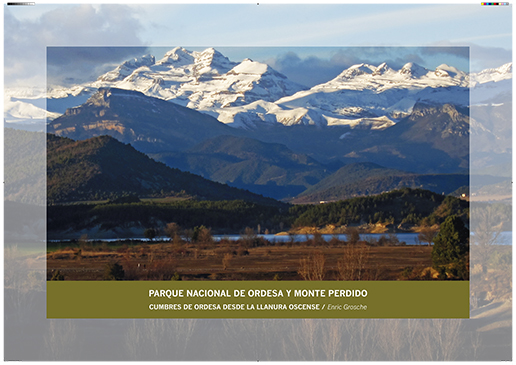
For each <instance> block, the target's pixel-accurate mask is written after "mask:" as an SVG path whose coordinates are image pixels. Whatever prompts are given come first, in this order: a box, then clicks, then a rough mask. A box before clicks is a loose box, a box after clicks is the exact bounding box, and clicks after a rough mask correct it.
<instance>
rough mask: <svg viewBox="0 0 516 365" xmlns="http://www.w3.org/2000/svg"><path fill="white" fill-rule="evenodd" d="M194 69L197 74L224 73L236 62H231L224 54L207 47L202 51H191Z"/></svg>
mask: <svg viewBox="0 0 516 365" xmlns="http://www.w3.org/2000/svg"><path fill="white" fill-rule="evenodd" d="M192 55H193V56H194V59H195V61H194V64H195V69H196V71H197V72H198V73H199V74H204V73H207V72H214V73H216V74H219V75H221V74H224V73H226V72H228V71H229V70H231V69H232V68H233V67H234V66H235V65H236V63H235V62H231V61H230V60H229V59H228V58H227V57H226V56H224V55H223V54H222V53H220V52H219V51H217V50H216V49H214V48H207V49H205V50H204V51H202V52H193V53H192Z"/></svg>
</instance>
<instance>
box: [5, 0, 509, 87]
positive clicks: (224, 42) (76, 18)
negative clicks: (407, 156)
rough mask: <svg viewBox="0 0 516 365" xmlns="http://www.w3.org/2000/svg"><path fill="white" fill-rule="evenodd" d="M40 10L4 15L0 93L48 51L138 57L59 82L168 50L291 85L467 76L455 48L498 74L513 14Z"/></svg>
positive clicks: (421, 8) (496, 10)
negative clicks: (398, 70) (363, 71)
mask: <svg viewBox="0 0 516 365" xmlns="http://www.w3.org/2000/svg"><path fill="white" fill-rule="evenodd" d="M37 4H38V5H36V6H34V7H7V6H4V24H5V32H4V39H5V43H4V47H5V48H4V52H5V68H4V70H5V83H6V85H7V86H9V85H15V84H34V83H42V82H43V83H44V80H45V78H46V77H45V76H46V68H45V62H44V61H45V59H46V47H47V46H141V47H144V48H138V49H129V48H125V49H123V50H122V48H118V50H117V51H113V52H99V54H98V55H97V56H98V59H97V60H95V59H94V57H93V56H92V55H89V56H87V57H85V55H84V54H82V55H81V54H75V55H74V53H73V52H72V53H71V54H70V55H69V56H67V57H64V59H63V60H62V61H61V62H58V63H59V67H57V68H56V70H61V72H62V73H63V76H68V72H72V71H74V70H75V71H76V72H78V73H79V74H80V75H82V76H83V78H85V77H89V76H88V75H87V73H88V72H87V70H90V73H94V72H97V71H100V70H101V69H102V68H101V67H99V65H103V67H104V68H107V67H110V66H112V65H115V64H116V63H119V62H121V61H123V60H125V59H127V58H130V57H135V56H139V55H141V54H142V50H145V51H149V52H150V53H153V54H155V55H156V57H157V58H159V57H160V56H161V54H159V52H163V53H164V49H157V48H156V47H161V46H163V47H166V49H170V48H172V47H174V46H184V47H186V48H188V49H192V50H193V49H195V47H201V48H204V47H215V48H217V49H219V50H221V51H222V53H223V54H225V55H226V56H228V57H229V58H230V59H231V60H233V61H240V60H241V59H243V58H246V57H249V58H252V59H255V60H257V61H266V62H269V63H271V64H272V66H273V67H275V68H277V69H278V70H279V71H281V72H284V73H286V74H287V75H288V73H289V72H290V73H292V74H293V75H294V74H296V73H297V75H298V76H297V77H300V75H302V73H303V72H305V71H303V70H306V69H310V67H312V68H313V67H315V66H317V67H323V68H324V69H325V70H326V71H328V75H330V73H331V72H337V70H338V67H344V66H345V65H347V64H348V63H350V62H352V61H353V62H355V61H366V62H371V63H373V64H374V63H376V64H378V63H380V62H383V61H384V60H386V61H388V60H391V61H392V63H393V66H397V65H398V64H399V63H401V62H403V60H404V59H410V58H413V59H414V60H416V59H417V57H419V58H420V62H419V63H423V64H422V65H423V66H425V67H428V68H433V67H435V66H437V65H438V64H441V63H448V64H451V65H453V66H456V67H458V68H460V69H463V70H465V71H466V70H467V68H468V59H467V57H465V56H464V52H463V49H462V50H461V49H460V48H455V47H456V46H468V47H470V50H471V71H478V70H480V69H483V68H487V67H498V66H500V65H502V64H504V63H506V62H510V61H511V60H512V58H511V57H512V6H509V7H485V6H484V7H483V6H480V3H479V2H474V3H470V4H454V5H444V4H427V5H411V4H399V5H388V4H383V5H378V4H376V5H373V4H369V5H350V4H327V5H313V4H312V5H310V4H297V5H293V4H285V5H278V4H271V3H269V4H266V3H260V5H256V3H248V4H239V5H237V4H226V5H222V4H211V5H210V4H193V5H180V4H173V5H162V4H161V5H160V4H158V5H117V4H113V5H100V4H94V5H91V4H77V5H64V4H62V5H46V4H41V3H39V2H38V3H37ZM342 46H359V47H361V48H355V52H348V51H349V49H347V50H345V49H344V50H343V49H342ZM372 46H382V48H381V49H382V50H383V51H382V52H383V53H382V54H377V55H375V52H374V49H373V48H371V47H372ZM424 46H433V47H437V46H441V47H442V48H426V50H427V51H426V52H425V51H424V50H425V48H421V47H424ZM145 47H150V48H149V49H145ZM227 47H230V48H227ZM242 47H246V48H245V49H244V48H242ZM285 47H295V48H290V49H286V48H285ZM336 47H338V48H336ZM400 47H403V48H400ZM411 47H412V48H411ZM414 47H418V48H414ZM375 49H380V48H375ZM131 50H134V52H133V51H131ZM389 50H390V52H389ZM407 50H408V51H407ZM414 50H418V51H417V52H414ZM428 50H433V51H428ZM457 50H458V51H457ZM76 53H77V52H76ZM145 53H148V52H145ZM377 53H378V52H377ZM73 56H76V58H74V57H73ZM380 56H381V57H380ZM65 61H66V62H65ZM289 67H290V68H289ZM330 71H331V72H330ZM305 73H306V72H305ZM321 77H322V76H321ZM310 82H312V83H313V82H315V79H314V80H311V81H310Z"/></svg>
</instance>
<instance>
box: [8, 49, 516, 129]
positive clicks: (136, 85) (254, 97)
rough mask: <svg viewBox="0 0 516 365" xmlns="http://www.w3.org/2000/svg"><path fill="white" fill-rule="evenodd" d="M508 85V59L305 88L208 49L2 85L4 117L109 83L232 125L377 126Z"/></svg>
mask: <svg viewBox="0 0 516 365" xmlns="http://www.w3.org/2000/svg"><path fill="white" fill-rule="evenodd" d="M315 72H316V71H315ZM511 82H512V64H511V63H509V64H505V65H503V66H501V67H499V68H496V69H487V70H483V71H481V72H479V73H477V74H471V75H469V74H467V73H465V72H462V71H460V70H458V69H456V68H455V67H453V66H448V65H445V64H443V65H440V66H438V67H437V68H436V69H435V70H428V69H426V68H424V67H421V66H419V65H417V64H414V63H407V64H406V65H404V66H403V67H402V68H401V69H399V70H395V69H392V68H391V67H389V65H387V64H386V63H382V64H380V65H378V66H374V65H368V64H358V65H354V66H351V67H349V68H348V69H346V70H344V71H343V72H342V73H341V74H339V75H338V76H337V77H335V78H334V79H333V80H330V81H328V82H326V83H323V84H320V85H316V86H314V87H312V88H310V89H307V88H305V87H303V86H302V85H298V84H296V83H294V82H292V81H290V80H288V78H287V77H286V76H284V75H282V74H281V73H279V72H277V71H275V70H274V69H272V68H271V67H270V66H268V65H267V64H264V63H260V62H256V61H253V60H250V59H245V60H243V61H242V62H240V63H236V62H232V61H230V60H229V59H228V58H227V57H225V56H224V55H222V54H221V53H220V52H218V51H216V50H215V49H213V48H208V49H206V50H204V51H202V52H190V51H188V50H186V49H184V48H180V47H176V48H174V49H172V50H170V51H169V52H167V53H166V54H165V56H164V57H163V58H162V59H161V60H156V59H155V57H154V56H152V55H145V56H142V57H140V58H137V59H133V60H129V61H126V62H124V63H122V64H121V65H119V66H118V67H116V68H115V69H114V70H112V71H109V72H107V73H105V74H103V75H101V76H99V77H98V79H97V80H95V81H93V82H90V83H86V84H83V85H77V86H74V87H72V88H51V89H49V90H47V93H46V95H45V93H44V90H32V91H31V90H27V89H17V90H15V89H7V90H5V91H4V108H5V111H4V118H5V120H6V121H7V122H17V121H22V122H27V121H41V120H45V117H46V118H48V119H49V120H52V119H54V118H56V117H57V116H59V115H60V114H61V113H64V111H65V109H66V108H69V107H73V106H77V105H80V104H82V103H83V102H85V101H86V99H87V98H88V97H89V96H91V94H92V93H93V92H95V91H96V90H98V89H99V88H105V87H115V88H120V89H127V90H135V91H140V92H142V93H144V94H145V95H147V96H152V97H156V98H160V99H163V100H167V101H171V102H174V103H176V104H179V105H182V106H187V107H188V108H191V109H195V110H198V111H201V112H204V113H207V114H210V115H212V116H214V117H215V118H217V119H218V120H219V121H220V122H223V123H225V124H228V125H230V126H233V127H240V128H254V127H256V126H257V125H260V124H262V123H267V124H274V123H281V124H283V125H287V126H290V125H296V124H307V125H309V124H310V125H319V126H332V125H348V126H350V127H351V128H368V129H383V128H386V127H389V126H391V125H393V124H395V123H396V122H397V120H399V119H400V118H402V117H404V116H406V115H408V114H409V113H411V111H412V108H413V107H414V105H415V104H416V102H418V101H419V102H427V103H453V104H456V105H469V103H470V97H469V87H475V88H478V90H481V91H485V93H484V92H479V93H475V95H477V96H478V97H476V99H475V100H472V102H475V103H480V102H483V101H484V99H483V95H484V94H485V95H486V98H487V97H488V96H491V97H492V96H493V95H494V94H496V92H499V91H506V90H510V87H511ZM494 89H496V92H495V93H494V92H493V91H494ZM499 89H500V90H499ZM45 98H46V99H45ZM45 101H48V103H47V106H48V107H47V110H45Z"/></svg>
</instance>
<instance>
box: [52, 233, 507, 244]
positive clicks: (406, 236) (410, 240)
mask: <svg viewBox="0 0 516 365" xmlns="http://www.w3.org/2000/svg"><path fill="white" fill-rule="evenodd" d="M394 235H395V236H396V237H397V238H398V240H399V241H400V243H401V242H405V244H407V245H420V244H423V245H426V244H427V243H426V242H419V239H418V235H419V233H395V234H394ZM472 235H473V233H472ZM257 236H258V237H263V238H264V239H266V240H267V241H270V242H288V241H290V240H291V239H293V240H294V242H302V241H306V239H307V238H308V239H312V238H313V236H312V235H311V234H309V235H305V234H298V235H293V236H292V237H291V236H289V235H281V236H276V235H273V234H259V235H257ZM321 236H322V238H323V239H324V240H325V241H329V240H331V239H332V238H333V237H337V238H338V239H339V240H347V235H345V234H338V235H331V234H323V235H321ZM382 236H387V237H388V235H387V234H385V233H363V234H360V239H361V240H364V241H369V240H374V241H377V240H378V239H380V237H382ZM224 238H226V239H229V240H232V241H236V240H238V239H240V238H242V235H238V234H235V235H214V236H213V239H214V240H215V241H220V240H222V239H224ZM156 239H157V240H163V241H167V240H170V238H168V237H157V238H156ZM121 240H134V241H143V242H149V241H150V240H149V239H148V238H143V237H134V238H108V239H98V240H95V239H91V240H88V241H100V242H116V241H121ZM69 241H70V240H49V242H69ZM495 244H497V245H511V244H512V231H508V232H502V233H501V234H500V236H499V237H498V239H497V242H495Z"/></svg>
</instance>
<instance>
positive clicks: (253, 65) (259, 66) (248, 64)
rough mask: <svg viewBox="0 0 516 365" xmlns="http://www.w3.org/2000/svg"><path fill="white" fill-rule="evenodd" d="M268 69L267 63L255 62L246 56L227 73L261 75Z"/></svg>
mask: <svg viewBox="0 0 516 365" xmlns="http://www.w3.org/2000/svg"><path fill="white" fill-rule="evenodd" d="M269 70H270V67H269V65H267V64H265V63H261V62H255V61H253V60H251V59H250V58H246V59H245V60H243V61H242V62H241V63H240V64H238V65H237V66H235V67H234V68H233V69H232V70H231V71H230V72H229V73H234V74H249V75H263V74H265V73H266V72H267V71H269Z"/></svg>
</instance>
